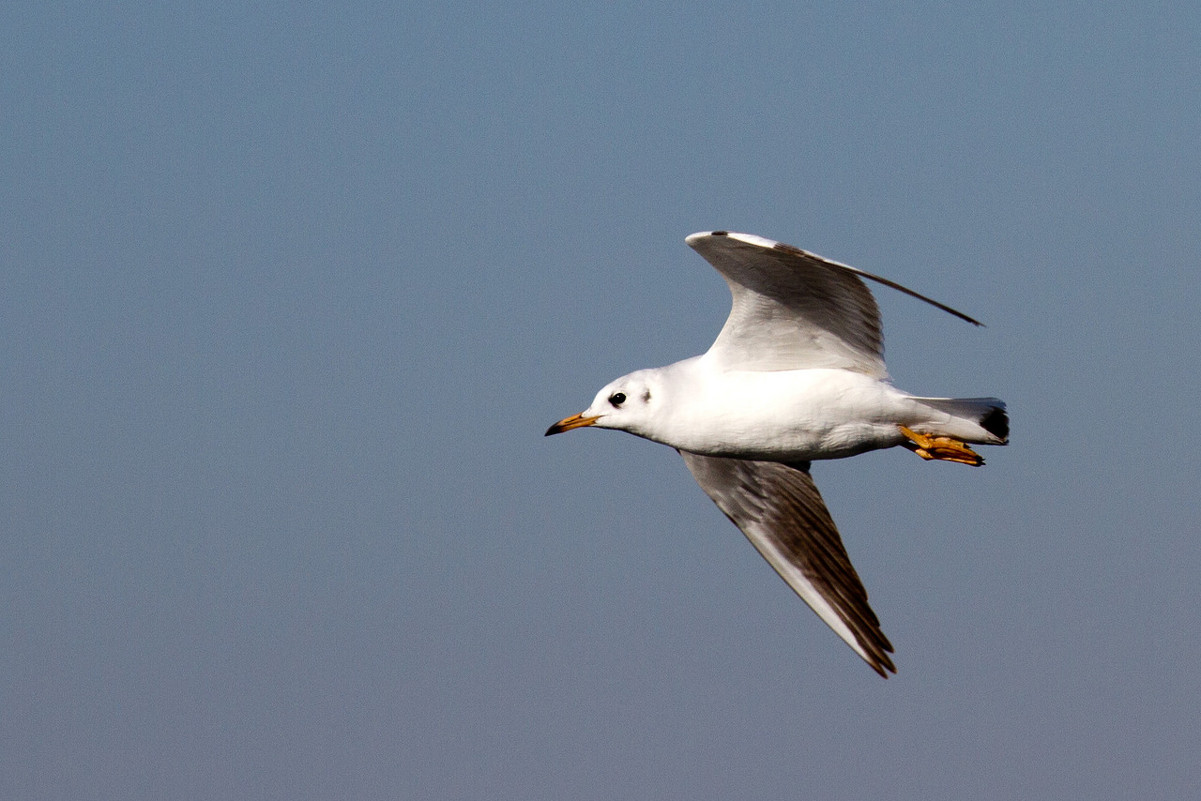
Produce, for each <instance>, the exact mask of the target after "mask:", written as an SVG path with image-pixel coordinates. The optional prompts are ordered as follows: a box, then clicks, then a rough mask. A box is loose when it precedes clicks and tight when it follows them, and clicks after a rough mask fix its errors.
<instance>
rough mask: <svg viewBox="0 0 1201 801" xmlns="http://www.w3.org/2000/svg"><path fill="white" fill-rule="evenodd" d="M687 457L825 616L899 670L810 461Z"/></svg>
mask: <svg viewBox="0 0 1201 801" xmlns="http://www.w3.org/2000/svg"><path fill="white" fill-rule="evenodd" d="M680 455H681V456H683V457H684V464H686V465H688V469H689V470H690V471H692V475H693V477H694V478H695V479H696V481H697V483H698V484H700V485H701V489H703V490H704V491H705V492H706V493H708V495H709V497H710V498H712V499H713V500H714V502H715V503H716V504H717V506H718V508H719V509H721V510H722V511H723V512H725V514H726V517H728V518H730V520H731V521H733V523H734V525H736V526H738V528H740V529H741V530H742V533H743V534H745V535H746V538H747V539H748V540H750V541H751V544H752V545H754V546H755V548H756V549H757V550H758V551H759V553H760V554H762V555H763V558H764V559H766V560H767V561H768V564H770V565H771V566H772V567H773V568H775V570H776V572H777V573H779V574H780V577H781V578H783V579H784V581H786V582H787V583H788V586H790V587H792V589H793V590H794V591H795V592H796V594H797V595H799V596H801V599H802V600H804V601H805V603H807V604H809V606H810V608H812V609H813V611H814V612H816V613H817V614H818V617H820V618H821V619H822V620H824V621H825V622H826V625H828V626H829V627H830V628H832V629H834V631H835V632H836V633H837V634H838V636H839V637H842V639H843V640H845V641H846V643H847V645H849V646H851V648H853V649H855V653H857V654H859V656H861V657H863V659H864V661H866V662H867V663H868V664H869V665H871V667H872V669H873V670H875V671H876V672H877V673H879V674H880V675H881V676H883V677H884V678H888V671H892V672H893V673H896V671H897V669H896V667H895V666H894V665H893V663H892V659H891V658H890V657H889V656H888V655H889V653H891V652H892V645H891V644H890V643H889V642H888V638H887V637H885V636H884V632H883V631H881V630H880V621H879V620H878V619H877V618H876V614H875V612H873V611H872V608H871V607H870V606H869V605H868V603H867V591H866V590H864V588H863V582H861V581H860V580H859V575H858V574H857V573H856V572H855V568H854V567H853V566H852V565H851V560H850V557H848V556H847V552H846V549H845V548H844V547H843V545H842V540H841V539H840V538H839V536H838V529H837V527H835V525H834V520H833V519H831V517H830V513H829V512H828V511H827V510H826V504H825V502H824V501H822V496H821V493H819V492H818V491H817V486H816V485H815V484H814V483H813V478H812V477H811V476H810V475H809V464H808V462H804V463H800V464H796V465H786V464H781V463H779V462H757V461H750V460H746V459H726V458H720V457H714V456H700V455H698V454H695V453H688V452H686V451H680Z"/></svg>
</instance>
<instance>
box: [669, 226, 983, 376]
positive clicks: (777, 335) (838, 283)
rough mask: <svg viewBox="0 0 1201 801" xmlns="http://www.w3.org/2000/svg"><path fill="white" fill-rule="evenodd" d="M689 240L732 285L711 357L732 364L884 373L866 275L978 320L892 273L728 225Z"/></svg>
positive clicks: (877, 315)
mask: <svg viewBox="0 0 1201 801" xmlns="http://www.w3.org/2000/svg"><path fill="white" fill-rule="evenodd" d="M686 241H687V242H688V244H689V245H691V246H692V247H693V248H694V249H695V250H696V251H697V252H698V253H700V254H701V255H702V256H704V257H705V259H706V260H707V261H708V262H709V263H710V264H712V265H713V267H714V268H716V269H717V271H718V272H719V273H721V275H722V277H723V278H725V279H726V283H727V284H729V286H730V294H731V295H732V296H733V305H732V307H731V309H730V316H729V318H728V319H727V320H726V324H725V326H724V327H723V328H722V330H721V333H720V334H718V337H717V340H716V341H715V342H714V343H713V347H712V348H710V351H709V355H710V358H713V359H715V360H717V361H718V362H719V363H721V364H723V365H726V366H728V367H730V368H731V369H741V370H795V369H803V368H813V367H830V368H842V369H847V370H855V371H857V372H862V373H866V374H867V375H871V376H875V377H877V378H884V377H885V376H886V375H887V371H886V369H885V367H884V336H883V329H882V328H881V325H880V311H879V308H878V307H877V306H876V301H875V299H874V298H873V297H872V293H871V291H870V290H868V288H867V285H866V284H864V283H863V281H862V280H861V279H863V278H868V279H871V280H873V281H877V282H879V283H881V284H884V285H885V286H889V287H892V288H893V289H896V290H898V291H900V292H904V293H905V294H907V295H911V296H913V297H915V298H918V299H920V300H923V301H925V302H927V303H930V304H932V305H934V306H936V307H937V308H940V309H942V310H943V311H946V312H949V313H950V314H953V315H955V316H957V317H959V318H961V319H963V320H966V321H968V322H970V323H973V324H975V325H980V323H979V322H977V321H976V320H973V319H972V318H971V317H968V316H967V315H965V314H963V313H962V312H958V311H956V310H954V309H952V308H950V307H949V306H945V305H943V304H941V303H939V302H938V301H936V300H932V299H930V298H928V297H926V296H925V295H921V294H919V293H917V292H914V291H913V290H911V289H907V288H905V287H903V286H901V285H900V284H897V283H895V282H893V281H890V280H888V279H887V278H881V277H880V276H877V275H872V274H871V273H866V272H864V271H862V270H858V269H855V268H854V267H849V266H847V265H845V264H839V263H838V262H834V261H830V260H829V259H823V258H822V257H821V256H818V255H815V254H813V253H808V252H806V251H804V250H801V249H799V248H794V247H792V246H791V245H785V244H782V243H780V242H774V241H772V240H769V239H762V238H760V237H757V236H751V235H749V234H736V233H729V232H724V231H714V232H712V233H707V234H693V235H692V236H690V237H688V239H687V240H686Z"/></svg>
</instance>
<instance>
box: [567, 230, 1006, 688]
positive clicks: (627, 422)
mask: <svg viewBox="0 0 1201 801" xmlns="http://www.w3.org/2000/svg"><path fill="white" fill-rule="evenodd" d="M687 242H688V244H689V245H691V246H692V247H693V248H695V249H696V250H697V251H698V252H699V253H700V254H701V255H703V256H704V257H705V258H706V259H707V260H708V261H709V262H710V263H711V264H713V266H714V267H716V268H717V270H718V272H720V273H721V274H722V275H723V277H724V278H725V279H726V281H727V283H728V284H729V286H730V291H731V294H732V296H733V307H732V309H731V312H730V317H729V319H728V320H727V321H726V324H725V327H724V328H723V329H722V331H721V333H720V334H719V336H718V338H717V341H716V342H714V344H713V346H712V347H711V348H710V349H709V351H708V352H706V353H705V354H703V355H701V356H697V357H694V358H691V359H686V360H684V361H681V362H676V363H675V364H671V365H668V366H666V367H659V368H653V369H647V370H639V371H636V372H634V373H630V374H629V375H626V376H623V377H621V378H619V379H617V380H616V381H613V382H610V383H609V384H608V385H607V386H605V387H604V388H603V389H602V390H601V391H600V392H599V393H597V395H596V398H595V399H594V400H593V402H592V404H591V405H590V406H589V407H588V408H587V409H585V410H584V411H583V412H581V413H580V414H577V415H574V416H572V417H568V418H564V419H563V420H560V421H559V422H558V423H555V424H554V425H553V426H551V427H550V429H549V430H548V431H547V432H546V433H547V434H548V435H550V434H557V433H560V432H563V431H568V430H571V429H574V428H582V427H586V426H592V427H596V428H611V429H616V430H621V431H627V432H629V433H631V434H635V435H637V436H640V437H644V438H646V439H649V440H653V441H655V442H660V443H663V444H664V445H669V446H671V447H673V448H676V449H677V450H679V451H680V453H681V455H682V456H683V457H684V461H685V464H687V466H688V468H689V470H691V472H692V474H693V476H694V477H695V478H696V480H697V482H698V483H699V484H700V486H701V487H702V489H704V490H705V492H706V493H708V494H709V496H710V497H711V498H713V500H714V501H715V502H716V503H717V505H718V507H719V508H720V509H721V510H722V511H723V512H725V514H726V515H727V516H728V517H729V518H730V519H731V520H732V521H733V522H734V523H735V524H736V525H737V526H738V527H739V528H740V529H741V530H742V532H743V533H744V534H745V535H746V536H747V538H748V539H749V540H750V541H751V543H752V544H753V545H754V546H755V547H756V548H757V549H758V550H759V552H760V553H761V554H762V555H763V556H764V558H765V559H766V560H767V561H768V562H769V563H770V564H771V565H772V567H773V568H775V570H776V571H777V572H778V573H779V574H780V576H781V577H782V578H783V579H784V580H785V581H786V582H787V583H788V584H789V586H791V587H792V589H793V590H794V591H796V593H797V594H798V595H800V597H801V598H802V599H804V600H805V602H806V603H808V604H809V606H810V607H812V608H813V610H814V611H815V612H817V614H818V615H819V616H820V617H821V618H822V620H824V621H825V622H826V623H827V624H828V625H829V626H830V627H831V628H832V629H834V631H835V632H837V633H838V634H839V636H840V637H842V638H843V640H845V641H846V642H847V644H848V645H850V646H851V647H852V648H853V649H854V650H855V651H856V652H857V653H858V654H859V655H860V656H861V657H863V659H864V660H865V661H867V663H868V664H869V665H871V666H872V668H873V669H875V670H876V671H877V672H878V673H879V674H880V675H882V676H885V677H887V675H888V671H893V672H895V670H896V668H895V666H894V665H893V663H892V660H891V658H890V657H889V656H888V654H889V653H890V652H891V651H892V646H891V644H890V643H889V642H888V640H887V638H885V637H884V634H883V632H882V631H881V630H880V625H879V622H878V620H877V619H876V616H875V614H874V612H872V610H871V607H870V606H868V603H867V593H866V592H865V591H864V589H863V585H862V582H860V580H859V577H858V575H857V574H856V573H855V570H854V567H852V565H851V563H850V560H849V558H848V557H847V555H846V550H845V548H844V547H843V545H842V542H841V539H840V538H839V536H838V531H837V528H836V527H835V526H834V522H833V520H832V519H831V518H830V515H829V513H828V511H827V510H826V507H825V504H824V502H823V501H822V499H821V495H820V494H819V493H818V491H817V488H816V486H815V485H814V484H813V480H812V478H811V477H810V475H809V463H810V462H812V461H815V460H820V459H838V458H844V457H848V456H854V455H856V454H859V453H863V452H865V451H869V450H876V449H880V448H891V447H894V446H897V445H901V446H904V447H906V448H909V449H910V450H912V451H914V452H915V453H917V454H918V455H919V456H921V457H923V458H924V459H939V460H947V461H955V462H962V463H965V464H970V465H980V464H983V460H982V459H981V458H980V457H979V455H978V454H976V453H975V451H973V450H972V449H971V448H970V447H969V446H968V445H967V443H974V444H985V445H1003V444H1005V443H1006V442H1007V439H1008V417H1007V415H1006V412H1005V404H1004V403H1003V402H1002V401H1000V400H998V399H996V398H923V397H916V396H913V395H909V394H907V393H905V392H902V391H901V390H898V389H897V388H896V387H894V386H893V385H892V384H891V382H890V381H889V380H888V376H887V372H886V371H885V368H884V360H883V337H882V334H881V329H880V321H879V312H878V310H877V307H876V304H875V301H874V299H873V298H872V296H871V293H870V292H869V291H868V289H867V287H866V285H865V284H864V283H863V281H862V280H861V279H862V278H869V279H871V280H874V281H878V282H880V283H883V284H886V285H888V286H890V287H893V288H894V289H897V290H899V291H901V292H904V293H906V294H909V295H912V296H914V297H917V298H919V299H921V300H924V301H926V302H928V303H931V304H933V305H935V306H937V307H939V308H941V309H943V310H944V311H947V312H949V313H951V314H954V315H956V316H958V317H960V318H962V319H964V320H967V321H968V322H971V323H974V324H976V325H979V323H977V322H976V321H975V320H973V319H972V318H970V317H967V316H966V315H964V314H962V313H961V312H957V311H955V310H954V309H951V308H949V307H947V306H944V305H943V304H941V303H938V302H937V301H933V300H931V299H930V298H927V297H925V296H923V295H919V294H918V293H916V292H913V291H912V290H909V289H906V288H905V287H903V286H900V285H899V284H896V283H894V282H892V281H889V280H887V279H883V278H880V277H878V276H874V275H871V274H868V273H864V272H862V271H860V270H856V269H855V268H852V267H847V266H846V265H842V264H838V263H836V262H831V261H829V260H826V259H822V258H821V257H819V256H815V255H813V254H811V253H807V252H805V251H802V250H798V249H797V248H793V247H791V246H789V245H782V244H780V243H778V242H774V241H772V240H768V239H763V238H761V237H756V236H751V235H749V234H735V233H729V232H722V231H714V232H709V233H700V234H693V235H692V236H690V237H688V239H687Z"/></svg>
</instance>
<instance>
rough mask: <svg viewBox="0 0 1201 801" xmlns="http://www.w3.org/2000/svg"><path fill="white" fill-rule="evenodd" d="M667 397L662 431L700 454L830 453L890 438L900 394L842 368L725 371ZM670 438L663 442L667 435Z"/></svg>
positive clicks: (881, 444) (782, 457)
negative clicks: (670, 404)
mask: <svg viewBox="0 0 1201 801" xmlns="http://www.w3.org/2000/svg"><path fill="white" fill-rule="evenodd" d="M693 390H694V391H693V392H690V393H689V397H687V398H678V399H675V402H676V413H675V414H673V415H672V417H673V420H672V423H671V425H670V426H669V429H668V431H667V432H664V433H666V434H667V435H668V436H665V437H664V438H663V440H662V441H663V442H665V443H666V444H668V445H673V446H674V447H677V448H680V449H681V450H686V451H691V452H693V453H700V454H704V455H707V456H730V457H736V458H741V459H769V460H775V461H802V460H812V459H838V458H842V457H845V456H854V455H855V454H857V453H863V452H864V451H868V450H873V449H876V448H887V447H892V446H893V445H897V444H899V443H900V442H901V440H902V439H903V437H902V435H901V433H900V431H899V430H898V428H897V420H898V417H899V416H901V415H903V413H904V411H905V409H906V408H907V405H908V404H907V402H908V400H909V399H908V396H906V395H905V394H904V393H902V392H900V391H898V390H897V389H895V388H894V387H892V385H890V384H888V383H887V382H884V381H880V380H877V379H875V378H872V377H870V376H866V375H863V374H861V373H853V372H850V371H847V370H788V371H779V372H726V373H720V374H718V375H715V376H713V378H712V380H707V381H704V382H702V383H701V384H700V385H697V386H694V387H693ZM669 440H670V441H669Z"/></svg>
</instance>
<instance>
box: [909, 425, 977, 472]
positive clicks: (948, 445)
mask: <svg viewBox="0 0 1201 801" xmlns="http://www.w3.org/2000/svg"><path fill="white" fill-rule="evenodd" d="M897 427H898V428H900V429H901V433H902V434H904V435H905V436H906V437H908V438H909V440H910V441H909V442H902V443H901V444H902V445H904V446H905V447H906V448H908V449H909V450H911V451H913V452H914V453H916V454H917V455H918V456H920V457H922V458H923V459H941V460H943V461H945V462H959V463H960V464H970V465H971V466H972V467H979V466H980V465H982V464H984V460H983V459H981V458H980V454H978V453H976V452H975V451H974V450H972V449H971V448H969V447H968V446H967V445H966V444H965V443H963V442H960V441H959V440H957V439H952V438H951V437H931V436H927V435H926V434H919V433H917V432H916V431H913V430H912V429H909V428H906V427H905V426H897Z"/></svg>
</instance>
